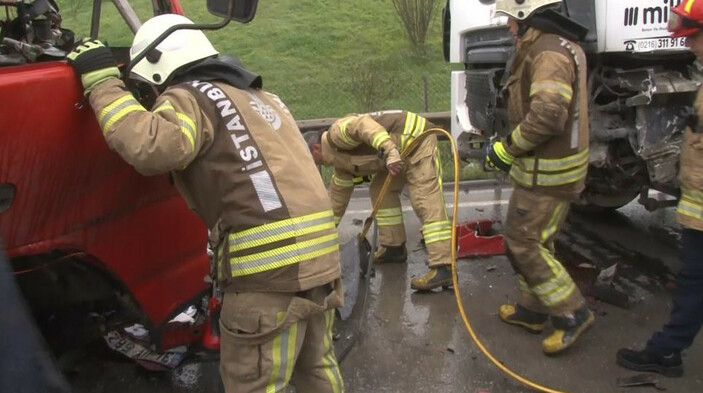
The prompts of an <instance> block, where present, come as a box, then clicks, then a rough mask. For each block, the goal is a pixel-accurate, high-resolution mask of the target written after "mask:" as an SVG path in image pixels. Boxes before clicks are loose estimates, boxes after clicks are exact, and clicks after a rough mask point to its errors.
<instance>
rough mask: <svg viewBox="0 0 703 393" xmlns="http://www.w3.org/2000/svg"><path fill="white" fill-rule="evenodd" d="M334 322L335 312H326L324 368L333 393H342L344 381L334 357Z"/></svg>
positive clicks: (323, 343) (323, 340)
mask: <svg viewBox="0 0 703 393" xmlns="http://www.w3.org/2000/svg"><path fill="white" fill-rule="evenodd" d="M333 321H334V310H327V311H325V328H326V329H325V330H326V331H325V335H324V336H323V339H322V345H323V352H324V353H325V354H324V355H322V367H323V370H324V373H325V376H327V379H328V380H329V382H330V386H331V387H332V393H341V392H343V391H344V381H343V380H342V376H341V375H340V373H339V365H338V364H337V358H336V357H335V356H334V349H333V347H332V324H333Z"/></svg>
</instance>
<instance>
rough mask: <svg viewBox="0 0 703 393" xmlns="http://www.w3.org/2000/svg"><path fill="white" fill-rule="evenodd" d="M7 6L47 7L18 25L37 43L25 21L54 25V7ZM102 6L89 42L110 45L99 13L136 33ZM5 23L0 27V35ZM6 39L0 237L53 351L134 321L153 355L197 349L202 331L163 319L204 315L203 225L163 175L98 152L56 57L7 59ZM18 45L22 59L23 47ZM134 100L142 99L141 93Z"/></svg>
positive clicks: (157, 6)
mask: <svg viewBox="0 0 703 393" xmlns="http://www.w3.org/2000/svg"><path fill="white" fill-rule="evenodd" d="M72 1H74V0H71V1H59V4H62V5H63V6H64V7H66V8H68V7H70V5H69V4H70V3H71V2H72ZM142 1H144V2H145V0H142ZM12 3H14V2H9V3H8V2H2V1H0V9H1V8H3V7H11V8H12V10H11V12H9V15H10V16H13V15H14V16H17V15H18V12H20V11H18V10H15V9H14V8H17V7H18V6H25V7H29V6H32V5H34V4H38V5H35V7H39V6H41V7H44V6H45V4H44V3H46V4H49V5H50V6H52V8H53V11H52V10H49V11H47V12H48V13H47V14H42V15H39V16H37V15H35V14H36V12H34V14H32V15H31V16H30V17H31V18H33V19H31V20H30V19H28V20H29V22H27V23H29V24H27V23H25V26H29V27H30V28H31V27H36V31H34V33H35V36H38V34H39V33H40V30H39V29H41V28H42V24H44V23H46V22H41V23H37V24H36V26H34V25H35V24H34V20H45V19H50V20H51V22H50V23H53V24H55V23H56V22H57V21H60V19H61V18H60V12H61V11H64V10H60V11H59V10H56V8H58V7H57V4H56V3H55V2H54V1H52V0H41V1H40V0H35V1H33V2H32V1H26V3H27V4H22V5H18V4H17V3H14V4H13V5H9V4H12ZM39 3H42V4H39ZM101 3H102V1H100V0H95V1H94V3H93V4H92V6H93V8H92V11H93V12H92V15H93V17H92V25H91V28H90V31H91V33H93V34H95V35H97V38H101V39H108V41H109V40H110V38H109V37H105V38H104V37H102V36H101V35H100V34H98V32H99V27H100V16H101V15H103V17H104V16H105V15H106V14H107V13H108V12H112V13H114V14H115V15H116V14H117V11H119V14H120V15H121V16H122V20H124V21H125V22H126V24H127V25H128V26H129V27H130V28H131V30H132V31H134V30H135V29H136V28H137V27H138V26H139V21H138V20H137V19H136V18H137V16H136V14H135V13H134V12H133V10H132V8H131V7H130V4H129V3H128V2H127V1H126V0H124V1H122V0H114V1H113V3H114V5H115V8H112V7H109V9H108V8H107V6H106V7H105V9H102V10H101ZM203 3H204V2H203ZM106 4H107V3H106ZM152 5H153V11H154V14H160V13H168V12H171V13H182V9H181V6H180V5H179V3H178V1H177V0H153V1H152ZM203 5H204V4H203ZM90 6H91V4H87V7H90ZM13 7H14V8H13ZM41 10H43V8H41V9H39V11H41ZM12 11H14V13H13V12H12ZM25 11H26V9H25ZM35 11H36V10H35ZM54 11H59V12H56V15H54V14H53V12H54ZM64 12H65V11H64ZM88 12H89V11H88ZM1 14H3V15H6V13H5V12H2V13H1ZM57 15H58V19H57ZM20 17H22V14H21V13H20V14H19V16H17V19H19V18H20ZM114 19H115V18H114V17H113V18H112V22H114ZM12 22H13V21H12V20H5V21H4V22H3V24H2V27H3V34H2V36H3V37H7V36H8V34H7V33H8V31H9V30H10V28H11V27H12V26H13V25H14V26H16V24H13V23H12ZM8 26H9V27H8ZM62 27H63V28H68V29H72V28H73V27H72V26H62ZM52 28H53V29H54V30H55V31H58V30H56V29H55V28H56V26H52ZM6 30H7V31H6ZM64 32H66V31H64ZM76 35H77V34H76ZM15 38H17V37H15ZM16 41H17V40H16ZM20 41H21V40H20ZM25 41H27V42H25V43H28V44H31V43H32V42H34V43H37V39H36V37H35V38H34V39H33V41H32V40H25ZM113 41H114V38H113ZM123 41H124V40H123ZM129 41H131V37H129ZM13 42H14V43H15V44H16V42H15V41H8V40H6V41H4V42H3V44H4V45H3V47H2V48H3V52H0V54H2V56H0V97H2V101H1V103H0V239H1V242H2V244H3V249H4V250H5V253H6V254H7V256H8V257H9V259H10V263H11V265H12V268H13V270H14V274H15V277H16V278H17V279H18V282H19V284H20V286H21V288H22V291H23V293H24V295H25V296H26V298H27V300H28V302H29V304H30V305H31V307H32V310H33V312H34V314H35V316H36V318H37V321H38V324H39V326H40V328H41V329H42V331H43V333H44V335H45V337H46V338H47V341H49V343H50V344H52V346H53V347H54V348H55V349H58V350H59V351H61V350H63V349H68V348H71V347H75V346H79V345H81V344H82V343H84V342H85V341H86V340H91V339H95V338H96V337H99V335H102V334H104V333H105V332H106V331H108V330H109V329H110V328H111V327H114V326H120V325H125V324H133V323H140V324H142V325H143V326H144V327H145V328H146V329H147V330H148V331H149V337H150V342H149V344H155V348H157V349H158V350H165V349H168V348H170V347H174V346H177V345H182V344H188V343H192V342H196V341H198V340H199V339H201V337H202V331H201V330H202V329H200V328H201V327H202V325H201V324H197V323H196V324H195V325H188V324H178V325H174V324H171V325H169V324H168V322H169V320H170V319H171V318H172V317H174V316H175V315H177V314H179V313H180V312H182V311H183V310H184V309H186V308H187V307H189V306H191V305H194V306H195V307H196V308H197V309H199V310H200V311H201V312H202V313H204V312H206V309H207V306H206V305H205V306H203V304H204V303H207V302H206V300H207V298H208V296H209V285H208V284H207V283H206V282H205V281H204V277H205V276H207V274H208V272H209V260H208V256H207V253H206V243H207V230H206V228H205V226H204V225H203V223H202V222H201V221H200V219H199V218H198V217H197V216H196V215H195V214H193V213H192V212H191V211H190V210H188V208H187V207H186V204H185V203H184V201H183V200H182V198H181V197H180V196H179V194H178V192H177V191H176V189H175V188H174V187H173V185H172V184H171V183H170V181H169V177H168V176H158V177H144V176H141V175H139V174H138V173H137V172H136V171H135V170H134V169H132V168H131V167H130V166H129V165H127V164H126V163H125V162H124V161H123V160H122V159H121V158H120V157H119V156H118V155H117V154H116V153H114V152H112V151H110V150H109V149H108V147H107V145H106V144H105V141H104V139H103V136H102V134H101V131H100V128H99V126H98V123H97V122H96V119H95V116H94V114H93V112H92V110H91V109H90V106H89V105H87V103H86V102H85V101H84V97H83V95H82V93H83V91H82V88H81V86H80V83H79V80H78V79H77V78H76V75H75V74H74V72H73V70H72V69H71V67H69V66H68V65H67V64H66V62H65V61H64V60H62V59H61V55H60V54H59V55H57V54H56V51H60V49H57V48H56V47H53V46H51V45H43V46H42V45H39V47H41V48H42V49H43V50H45V53H44V54H43V55H41V56H39V57H37V58H36V59H33V60H27V58H26V57H27V56H25V61H24V64H18V63H22V59H21V58H20V57H18V56H16V55H17V53H21V52H22V50H20V49H18V48H19V47H16V48H15V49H16V50H17V53H14V55H13V54H12V53H10V52H12V48H11V46H12V45H11V44H12V43H13ZM45 44H47V43H45ZM21 49H26V50H27V51H26V52H27V53H30V57H31V55H32V54H31V46H23V47H22V48H21ZM113 51H114V54H115V57H116V58H117V60H118V63H120V64H125V63H126V62H127V61H128V48H126V47H113ZM27 53H25V55H26V54H27ZM51 55H54V56H56V57H55V58H51ZM152 94H153V93H152ZM142 97H143V98H144V100H145V101H148V100H149V92H146V94H142ZM201 322H202V321H201ZM173 326H178V327H179V329H172V327H173Z"/></svg>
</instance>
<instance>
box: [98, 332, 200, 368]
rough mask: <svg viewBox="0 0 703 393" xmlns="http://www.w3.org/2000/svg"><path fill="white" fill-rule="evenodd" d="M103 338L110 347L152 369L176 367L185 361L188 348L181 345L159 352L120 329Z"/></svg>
mask: <svg viewBox="0 0 703 393" xmlns="http://www.w3.org/2000/svg"><path fill="white" fill-rule="evenodd" d="M103 338H104V339H105V342H106V343H107V346H108V347H110V349H112V350H114V351H117V352H119V353H121V354H122V355H124V356H126V357H128V358H130V359H132V360H134V361H135V362H137V363H138V364H139V365H141V366H142V367H144V368H145V369H147V370H151V371H165V370H172V369H174V368H175V367H176V366H178V365H179V364H180V363H181V362H182V361H183V358H184V356H185V354H186V349H187V348H186V347H185V346H181V347H176V348H172V349H170V350H168V351H166V352H164V353H159V352H156V351H153V350H151V349H149V348H147V347H145V346H144V345H142V344H140V343H138V342H136V341H135V340H134V339H133V338H131V337H130V336H129V335H127V334H122V333H121V332H120V331H119V330H113V331H110V332H107V334H105V336H103Z"/></svg>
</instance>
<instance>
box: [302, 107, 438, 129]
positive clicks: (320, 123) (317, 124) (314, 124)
mask: <svg viewBox="0 0 703 393" xmlns="http://www.w3.org/2000/svg"><path fill="white" fill-rule="evenodd" d="M418 115H420V116H422V117H424V118H426V119H427V120H429V121H431V122H432V123H434V124H435V125H436V126H438V127H441V128H444V129H445V130H449V127H450V125H451V112H449V111H447V112H428V113H418ZM337 119H338V117H328V118H324V119H310V120H298V121H296V123H297V124H298V128H300V132H302V133H306V132H308V131H319V130H326V129H328V128H329V127H330V126H331V125H332V123H334V122H335V120H337Z"/></svg>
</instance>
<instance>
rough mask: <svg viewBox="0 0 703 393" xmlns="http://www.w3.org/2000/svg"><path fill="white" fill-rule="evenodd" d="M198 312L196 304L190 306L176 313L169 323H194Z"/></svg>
mask: <svg viewBox="0 0 703 393" xmlns="http://www.w3.org/2000/svg"><path fill="white" fill-rule="evenodd" d="M197 312H198V309H197V308H195V306H190V307H188V309H187V310H185V311H183V312H182V313H180V314H178V315H176V317H175V318H173V319H172V320H170V321H168V323H178V322H180V323H190V324H193V323H195V318H194V317H195V314H196V313H197Z"/></svg>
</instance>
